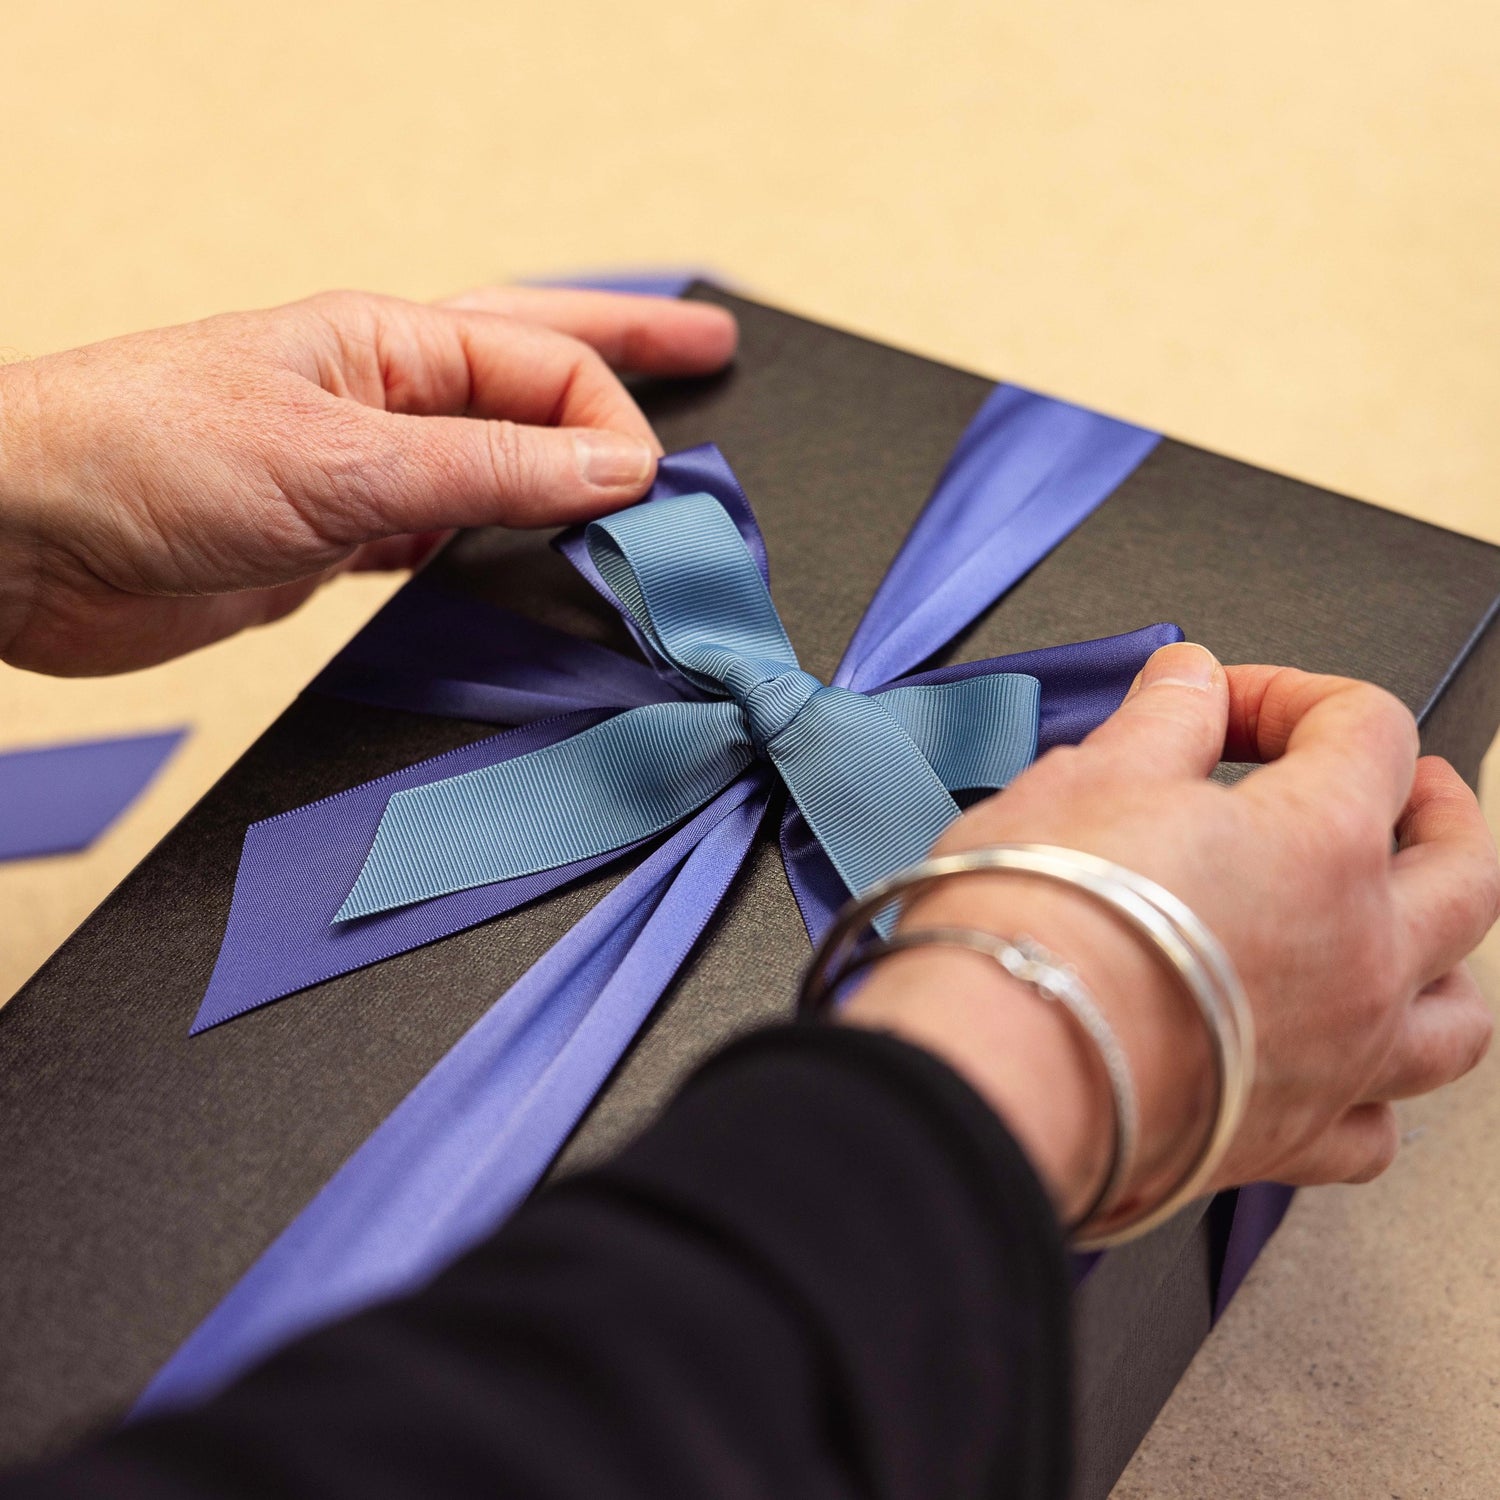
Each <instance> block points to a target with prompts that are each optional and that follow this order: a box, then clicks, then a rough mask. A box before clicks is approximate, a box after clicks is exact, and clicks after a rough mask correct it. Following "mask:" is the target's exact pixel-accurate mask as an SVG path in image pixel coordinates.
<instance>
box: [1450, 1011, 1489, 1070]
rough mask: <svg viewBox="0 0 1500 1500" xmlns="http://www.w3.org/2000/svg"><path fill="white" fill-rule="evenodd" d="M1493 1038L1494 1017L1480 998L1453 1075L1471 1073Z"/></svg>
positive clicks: (1487, 1049)
mask: <svg viewBox="0 0 1500 1500" xmlns="http://www.w3.org/2000/svg"><path fill="white" fill-rule="evenodd" d="M1494 1038H1495V1018H1494V1017H1493V1016H1492V1015H1491V1014H1490V1011H1489V1007H1488V1006H1486V1005H1485V1004H1484V1002H1483V1001H1482V1000H1481V1001H1478V1002H1477V1004H1476V1007H1475V1014H1474V1024H1473V1027H1472V1029H1471V1030H1470V1032H1469V1036H1468V1046H1467V1049H1466V1051H1465V1055H1464V1057H1463V1059H1462V1061H1461V1064H1460V1066H1459V1069H1458V1072H1457V1073H1455V1074H1454V1077H1455V1078H1462V1077H1463V1076H1464V1075H1465V1074H1467V1073H1472V1072H1473V1071H1474V1069H1475V1068H1477V1067H1478V1066H1479V1064H1480V1063H1482V1062H1483V1061H1484V1059H1485V1055H1486V1054H1487V1053H1488V1052H1489V1050H1490V1043H1491V1042H1493V1041H1494Z"/></svg>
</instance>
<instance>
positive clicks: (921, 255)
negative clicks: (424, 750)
mask: <svg viewBox="0 0 1500 1500" xmlns="http://www.w3.org/2000/svg"><path fill="white" fill-rule="evenodd" d="M5 33H6V36H5V45H4V47H3V48H0V140H4V141H5V142H6V149H5V150H4V151H3V152H0V202H3V203H4V204H5V218H6V224H7V229H8V232H7V233H6V234H5V235H4V236H0V357H3V358H22V357H27V356H31V355H37V354H42V353H45V352H47V351H49V350H52V349H57V348H62V347H66V346H68V345H72V344H76V343H82V342H86V341H89V340H93V339H98V338H104V337H107V336H109V335H111V334H114V333H118V332H123V331H126V330H128V329H132V328H140V327H146V326H151V325H156V324H161V323H167V322H175V321H180V320H184V319H188V318H193V317H199V316H203V315H206V314H208V313H212V312H215V311H219V310H222V309H225V308H229V307H243V306H254V305H263V304H267V303H274V302H278V301H285V300H289V299H292V298H295V297H297V296H300V295H303V294H305V293H308V292H311V291H314V290H318V289H320V288H323V287H326V286H333V285H345V286H359V287H367V288H371V289H376V290H380V291H385V292H391V293H396V294H400V295H404V296H410V297H430V296H436V295H440V294H442V293H445V292H449V291H453V290H457V289H459V288H462V287H464V286H467V285H471V284H476V283H479V282H483V281H487V280H493V279H504V278H509V277H514V276H524V275H528V274H547V273H560V272H566V271H570V270H582V269H589V268H598V267H615V266H621V265H629V264H640V265H685V266H708V267H712V268H715V269H717V270H718V271H720V272H721V273H723V274H725V275H727V276H729V277H732V278H735V279H736V280H738V281H739V282H741V283H742V284H744V285H746V286H747V287H751V288H753V289H754V290H755V291H756V292H757V293H758V294H761V295H764V296H765V297H766V298H768V299H769V300H772V301H776V302H779V303H781V304H783V305H785V306H789V307H792V308H794V309H797V310H801V311H806V312H808V313H809V314H811V315H813V316H816V317H820V318H823V319H825V320H827V321H831V322H835V323H841V324H844V325H846V326H848V327H852V328H855V329H857V330H859V331H861V332H866V333H869V334H871V335H873V336H875V337H879V338H882V339H886V340H888V341H891V342H894V343H898V344H902V345H904V346H907V347H910V348H914V349H917V350H919V351H921V352H924V353H930V354H932V355H934V356H936V357H939V358H943V359H947V360H951V361H954V362H956V363H959V364H963V365H967V366H971V367H973V368H976V369H979V370H982V371H984V372H986V373H990V374H995V375H999V376H1004V377H1008V378H1012V379H1015V380H1017V381H1020V382H1022V383H1025V384H1028V385H1031V386H1034V387H1037V388H1039V389H1042V390H1046V391H1050V392H1054V393H1056V394H1059V395H1064V396H1067V397H1070V398H1072V399H1075V400H1078V401H1081V402H1084V403H1087V404H1089V405H1092V406H1097V407H1100V408H1102V409H1104V410H1106V411H1110V412H1114V413H1117V414H1119V415H1121V416H1124V417H1128V418H1132V419H1134V420H1136V421H1139V422H1142V423H1144V424H1146V425H1148V426H1152V427H1156V428H1159V429H1162V430H1165V431H1167V432H1169V433H1172V434H1174V435H1176V436H1180V437H1183V438H1186V439H1189V440H1191V441H1193V442H1197V443H1201V444H1204V445H1205V446H1208V447H1212V448H1217V449H1220V450H1222V451H1225V452H1228V453H1231V454H1235V455H1237V456H1241V457H1244V458H1247V459H1250V460H1252V461H1254V462H1256V463H1260V464H1263V465H1266V466H1268V467H1270V468H1274V469H1279V470H1282V471H1285V472H1288V473H1292V474H1295V475H1297V476H1299V477H1302V478H1306V479H1310V480H1313V481H1315V482H1318V483H1322V484H1327V485H1330V486H1332V487H1334V488H1337V489H1341V490H1345V491H1347V492H1349V493H1352V494H1355V495H1359V496H1361V497H1362V498H1365V499H1369V500H1372V501H1374V502H1376V503H1378V504H1382V505H1387V506H1391V507H1393V508H1396V509H1399V510H1402V511H1406V512H1409V513H1411V514H1414V515H1419V516H1421V517H1423V518H1425V519H1428V520H1432V521H1436V522H1438V523H1440V524H1443V525H1447V526H1450V527H1453V528H1455V529H1458V530H1462V531H1467V532H1470V533H1472V534H1474V535H1478V536H1483V537H1486V538H1488V539H1490V540H1492V541H1497V542H1500V501H1497V498H1496V496H1497V492H1500V422H1497V421H1496V420H1495V418H1494V408H1495V404H1496V399H1497V396H1500V364H1497V360H1500V262H1497V259H1496V256H1495V254H1494V249H1493V247H1494V244H1495V242H1496V238H1497V235H1496V231H1497V230H1500V88H1497V83H1500V14H1497V12H1496V11H1495V10H1494V8H1493V7H1492V6H1488V5H1483V4H1480V3H1478V0H1473V3H1467V4H1460V3H1453V0H1430V3H1429V4H1427V5H1424V6H1413V5H1410V4H1401V3H1391V0H1367V3H1366V4H1365V5H1363V6H1360V7H1349V6H1346V5H1343V4H1332V3H1328V0H1295V3H1287V0H1267V3H1264V4H1262V5H1260V6H1258V7H1256V8H1255V9H1254V11H1253V12H1247V11H1245V10H1244V9H1243V8H1241V7H1212V6H1193V5H1189V4H1187V3H1185V0H1181V3H1176V4H1172V3H1163V0H1137V3H1135V4H1132V5H1129V6H1120V5H1117V4H1110V3H1107V0H1098V3H1092V4H1080V3H1058V0H1051V3H1047V4H1041V3H1039V0H1031V3H1017V4H1011V5H1007V6H1004V7H1000V6H994V5H990V4H984V3H978V0H976V3H972V4H964V3H956V0H926V3H923V4H918V3H916V0H859V3H855V0H824V3H823V4H821V5H819V6H816V7H810V6H807V5H806V4H801V3H790V0H759V3H758V4H755V5H733V4H730V3H727V0H708V3H700V4H697V5H692V6H689V5H686V4H681V5H670V6H669V5H663V4H647V5H637V6H628V7H626V6H619V5H610V4H605V3H603V0H592V3H587V0H552V3H551V4H549V5H546V6H496V5H494V4H493V3H479V0H450V3H449V4H447V5H445V6H441V7H412V6H409V5H397V4H395V3H394V0H360V3H358V4H355V3H351V0H325V3H322V4H319V5H315V6H308V5H305V4H292V3H289V0H263V3H262V4H260V5H258V6H255V7H250V8H244V7H232V6H229V5H227V4H220V3H213V4H202V3H198V4H189V3H187V0H136V3H135V4H133V5H131V6H129V7H122V6H117V5H112V4H105V3H99V0H11V3H10V4H9V5H8V6H7V7H6V23H5ZM393 586H394V585H393V583H392V581H390V580H385V579H372V578H363V579H358V580H343V581H341V582H339V583H338V584H336V585H334V586H333V587H331V588H329V589H328V590H326V591H325V592H324V594H323V595H322V596H321V597H319V598H318V599H317V600H315V601H314V602H313V603H312V604H311V605H309V606H308V607H307V608H305V609H304V610H303V611H302V612H301V613H300V614H299V615H298V616H296V617H295V618H293V619H291V620H289V621H286V622H284V623H282V624H280V625H277V626H275V627H273V628H270V629H267V630H263V631H259V632H254V633H252V634H249V635H246V636H243V637H241V638H239V639H237V640H234V641H230V642H227V643H224V644H222V645H220V646H217V647H214V648H212V649H210V650H207V651H203V652H199V653H198V654H196V655H194V656H191V657H189V658H187V659H185V660H183V661H179V662H175V663H172V664H169V665H167V666H165V667H160V668H157V669H154V670H152V671H149V672H142V673H138V674H134V675H132V676H128V677H122V678H116V679H111V680H106V681H97V682H80V681H51V680H47V679H42V678H38V677H34V676H30V675H28V674H23V673H19V672H14V671H9V670H6V669H3V668H0V747H3V746H9V745H22V744H36V743H44V742H47V741H49V740H53V739H61V738H67V737H70V736H83V735H90V734H100V735H103V734H109V733H115V732H125V731H131V730H136V729H142V728H152V727H159V726H164V725H170V724H179V723H188V724H191V725H192V726H193V734H192V737H191V739H190V740H189V741H188V743H187V744H186V746H185V747H184V748H183V750H182V751H181V752H180V753H179V754H178V755H177V757H176V758H175V760H174V761H173V762H172V763H171V765H170V767H169V768H168V770H167V771H166V773H165V774H164V775H163V776H162V777H161V778H160V779H159V781H158V782H157V783H156V784H155V785H154V786H153V788H152V789H151V790H150V792H149V793H148V794H147V795H146V796H145V797H144V798H142V800H141V801H140V802H139V803H138V804H137V805H136V806H135V807H134V808H133V809H132V810H131V811H130V813H129V814H128V815H127V816H126V817H125V818H124V819H123V820H122V821H121V822H120V823H119V824H118V825H117V826H116V828H115V829H114V830H113V831H112V832H111V833H110V834H109V835H108V836H107V837H106V838H105V839H104V840H103V841H102V842H101V843H100V844H99V845H98V846H97V847H95V848H94V849H93V850H91V851H89V852H88V853H87V854H84V855H81V856H75V857H69V858H63V859H56V860H50V861H31V862H23V863H18V864H12V865H9V866H0V911H3V912H4V914H5V917H4V921H3V923H0V996H3V995H8V994H10V993H12V992H13V991H14V989H15V988H16V986H18V985H19V984H20V982H21V981H22V980H23V979H24V978H25V977H26V975H27V974H28V973H30V972H31V970H32V969H33V968H35V967H36V965H37V964H38V963H40V962H41V960H42V959H43V958H45V957H46V955H47V954H48V953H49V952H50V951H51V950H52V949H53V948H54V947H55V946H56V945H57V944H58V943H59V942H60V941H61V940H62V939H63V938H64V937H65V936H66V935H67V934H68V932H69V931H70V930H71V929H72V928H73V927H74V926H76V924H77V923H78V922H79V921H80V920H81V919H82V918H83V916H84V915H86V913H87V912H88V911H89V909H90V908H91V907H92V906H93V905H94V904H95V903H96V902H97V901H98V900H99V899H100V897H101V896H103V894H104V893H105V892H106V891H107V890H108V889H109V888H110V887H111V885H113V884H114V882H115V881H117V880H118V879H119V878H120V876H121V875H123V874H124V872H125V871H126V870H128V869H129V868H130V866H131V865H132V864H133V863H134V862H135V861H136V860H137V859H138V858H139V857H140V856H141V855H142V854H143V853H144V852H145V850H146V849H148V848H149V847H150V846H151V844H152V843H153V842H154V841H155V840H156V839H157V838H158V837H160V835H161V834H162V833H163V832H164V831H165V830H166V829H167V828H168V827H170V826H171V824H172V823H173V822H175V821H176V819H177V818H179V817H180V816H181V815H182V814H183V812H185V811H186V809H187V808H188V807H189V806H190V805H191V804H192V802H193V801H194V800H195V799H196V798H197V797H198V796H199V795H200V794H201V793H202V792H203V791H204V790H205V789H206V788H207V786H208V785H209V784H210V783H211V782H212V781H213V780H214V778H215V777H216V776H218V775H219V773H220V772H221V771H222V770H223V769H224V768H225V766H227V765H228V764H229V763H230V762H231V761H232V760H233V758H234V757H235V756H236V755H238V754H239V753H240V751H241V750H243V749H244V748H245V746H246V745H248V744H249V743H250V741H251V740H252V739H254V737H255V736H256V734H257V733H259V731H260V730H261V729H262V728H263V727H264V726H265V725H266V723H268V722H269V720H270V719H271V718H272V717H273V716H274V715H275V713H276V712H277V711H278V710H279V709H280V708H281V707H282V706H283V705H284V704H285V703H286V702H287V701H288V700H289V699H290V698H291V697H292V695H293V694H294V693H295V692H296V690H297V689H298V687H299V686H300V685H301V684H302V683H304V682H305V681H306V680H307V679H308V678H309V677H310V676H311V675H312V674H313V672H314V671H315V670H316V669H317V667H318V666H319V665H320V664H321V663H322V662H323V661H325V660H326V659H327V658H328V657H329V656H330V655H332V653H333V652H334V651H335V650H336V649H337V648H338V646H339V645H340V644H341V643H342V642H343V641H344V640H346V639H347V638H348V636H349V635H350V634H352V632H353V631H354V630H355V629H356V628H357V627H358V625H359V624H360V623H361V622H362V621H363V620H364V619H365V618H366V617H367V616H368V615H369V614H370V613H371V612H372V610H373V609H374V608H375V607H376V606H377V605H378V604H379V603H380V602H381V600H383V599H384V598H385V597H386V595H387V594H388V592H389V591H390V589H391V588H392V587H393ZM1493 768H1495V763H1494V760H1493V757H1492V769H1493ZM1493 780H1494V778H1493V777H1492V778H1491V783H1492V785H1493ZM1489 806H1490V809H1491V812H1492V816H1496V817H1500V797H1497V796H1496V795H1494V794H1493V792H1492V794H1491V796H1490V799H1489ZM1479 966H1480V970H1481V975H1482V977H1483V979H1484V981H1485V983H1486V985H1487V987H1488V992H1489V993H1490V994H1491V995H1492V996H1494V995H1500V945H1497V944H1495V943H1494V942H1492V943H1491V944H1490V945H1489V947H1488V948H1487V950H1486V951H1485V953H1484V954H1483V955H1482V956H1481V959H1480V961H1479ZM1495 1076H1496V1074H1495V1065H1494V1064H1493V1063H1490V1064H1487V1065H1486V1066H1484V1067H1482V1068H1481V1069H1480V1070H1479V1071H1478V1072H1477V1073H1476V1074H1475V1075H1474V1076H1473V1077H1471V1078H1470V1079H1469V1080H1467V1081H1466V1082H1465V1083H1463V1084H1462V1085H1460V1086H1459V1087H1457V1088H1455V1089H1453V1090H1451V1091H1450V1092H1449V1093H1447V1094H1446V1095H1444V1096H1442V1097H1440V1098H1437V1099H1432V1100H1427V1101H1422V1102H1419V1103H1415V1104H1412V1105H1408V1106H1405V1107H1404V1109H1403V1122H1404V1126H1405V1130H1406V1147H1405V1149H1404V1150H1403V1152H1402V1155H1401V1158H1400V1160H1399V1161H1398V1162H1397V1164H1396V1165H1395V1166H1394V1167H1393V1168H1392V1170H1391V1171H1390V1173H1389V1174H1387V1176H1386V1177H1385V1178H1384V1179H1383V1180H1382V1181H1381V1182H1379V1183H1377V1184H1375V1185H1374V1186H1373V1187H1370V1188H1366V1189H1358V1190H1354V1189H1327V1190H1323V1191H1320V1192H1316V1193H1309V1194H1305V1195H1304V1196H1303V1197H1302V1198H1301V1200H1300V1201H1299V1202H1298V1204H1297V1206H1296V1207H1295V1209H1294V1210H1293V1212H1292V1215H1291V1217H1290V1219H1289V1222H1288V1224H1287V1227H1286V1228H1285V1229H1284V1231H1283V1232H1282V1234H1281V1235H1280V1236H1279V1237H1278V1239H1277V1240H1276V1241H1275V1242H1274V1244H1273V1246H1272V1248H1271V1249H1270V1250H1269V1251H1268V1252H1267V1254H1266V1256H1265V1257H1264V1258H1263V1259H1262V1261H1261V1263H1260V1264H1259V1265H1258V1266H1257V1268H1256V1269H1255V1271H1254V1272H1253V1273H1252V1275H1251V1277H1250V1279H1249V1281H1248V1283H1247V1285H1246V1286H1245V1288H1244V1290H1243V1291H1242V1292H1241V1294H1240V1296H1239V1298H1238V1299H1237V1300H1236V1301H1235V1303H1234V1305H1233V1306H1232V1308H1231V1310H1230V1312H1229V1314H1228V1315H1227V1317H1226V1318H1225V1319H1224V1321H1223V1323H1222V1324H1221V1325H1220V1327H1219V1328H1218V1330H1217V1331H1216V1332H1215V1333H1214V1335H1213V1336H1212V1337H1211V1338H1210V1339H1209V1340H1208V1342H1207V1344H1206V1345H1205V1346H1204V1349H1203V1351H1202V1352H1201V1354H1200V1355H1199V1357H1198V1359H1197V1360H1196V1362H1195V1363H1194V1365H1193V1368H1192V1369H1191V1370H1190V1372H1189V1374H1188V1376H1187V1378H1186V1379H1185V1380H1184V1382H1183V1384H1182V1386H1181V1387H1180V1389H1179V1390H1178V1392H1177V1394H1176V1395H1175V1397H1174V1398H1173V1400H1172V1401H1171V1403H1170V1404H1169V1405H1168V1407H1167V1409H1166V1410H1165V1412H1164V1413H1163V1415H1162V1417H1161V1419H1160V1421H1159V1422H1158V1423H1157V1425H1156V1427H1155V1429H1154V1430H1153V1432H1152V1433H1151V1435H1150V1436H1149V1438H1148V1439H1147V1441H1146V1444H1145V1446H1144V1447H1143V1448H1142V1450H1141V1452H1140V1454H1139V1455H1138V1456H1137V1458H1136V1460H1135V1462H1134V1463H1133V1465H1132V1466H1131V1468H1130V1469H1129V1471H1128V1472H1127V1474H1126V1475H1125V1477H1124V1478H1123V1479H1122V1481H1121V1483H1120V1486H1119V1488H1118V1490H1117V1495H1119V1496H1122V1497H1132V1500H1135V1497H1145V1496H1152V1497H1175V1496H1184V1497H1187V1496H1201V1495H1210V1494H1211V1495H1216V1496H1226V1497H1238V1496H1254V1497H1257V1500H1273V1497H1277V1496H1298V1497H1301V1496H1306V1495H1311V1494H1317V1495H1320V1496H1327V1497H1330V1500H1337V1497H1342V1496H1351V1497H1354V1496H1358V1497H1367V1496H1373V1495H1380V1496H1384V1495H1388V1494H1389V1495H1399V1496H1402V1497H1404V1500H1410V1497H1415V1496H1422V1495H1442V1496H1444V1497H1463V1496H1469V1495H1474V1496H1479V1495H1490V1494H1492V1493H1493V1491H1494V1480H1493V1475H1494V1474H1495V1472H1497V1470H1500V1421H1497V1420H1496V1416H1497V1407H1500V1315H1497V1303H1496V1295H1497V1291H1500V1287H1497V1279H1500V1260H1497V1252H1496V1250H1495V1248H1494V1247H1495V1245H1496V1244H1497V1243H1500V1195H1497V1194H1494V1193H1492V1192H1489V1191H1487V1190H1486V1188H1487V1183H1488V1181H1489V1178H1490V1176H1491V1173H1492V1171H1493V1166H1494V1162H1495V1147H1494V1146H1493V1145H1492V1142H1493V1141H1494V1139H1495V1138H1496V1134H1497V1132H1500V1096H1497V1093H1496V1090H1495V1088H1494V1080H1495Z"/></svg>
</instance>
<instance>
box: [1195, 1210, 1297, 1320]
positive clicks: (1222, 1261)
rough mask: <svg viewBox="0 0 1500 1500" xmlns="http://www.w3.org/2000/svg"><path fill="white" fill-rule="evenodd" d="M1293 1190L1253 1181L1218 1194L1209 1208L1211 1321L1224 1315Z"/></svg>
mask: <svg viewBox="0 0 1500 1500" xmlns="http://www.w3.org/2000/svg"><path fill="white" fill-rule="evenodd" d="M1296 1195H1297V1193H1296V1189H1295V1188H1289V1187H1287V1186H1286V1185H1285V1183H1280V1182H1252V1183H1248V1184H1247V1185H1246V1186H1245V1187H1241V1188H1235V1189H1234V1190H1233V1191H1231V1192H1227V1193H1220V1194H1219V1195H1218V1196H1217V1197H1216V1198H1215V1199H1214V1201H1213V1202H1212V1203H1211V1204H1210V1205H1209V1210H1208V1213H1209V1230H1210V1234H1211V1235H1212V1238H1213V1254H1214V1264H1213V1270H1214V1311H1213V1318H1214V1322H1216V1323H1217V1322H1218V1321H1219V1319H1220V1318H1221V1317H1223V1315H1224V1309H1225V1308H1226V1307H1228V1306H1229V1303H1230V1301H1231V1300H1232V1299H1233V1297H1234V1294H1235V1293H1236V1292H1237V1291H1239V1289H1240V1284H1241V1282H1243V1281H1244V1279H1245V1277H1246V1276H1247V1275H1248V1274H1249V1272H1250V1267H1251V1266H1253V1265H1254V1264H1255V1259H1256V1257H1257V1256H1258V1255H1259V1254H1260V1252H1261V1251H1262V1250H1263V1249H1265V1246H1266V1242H1267V1240H1269V1239H1270V1238H1271V1236H1272V1235H1273V1234H1275V1233H1276V1231H1277V1229H1278V1228H1280V1226H1281V1221H1282V1219H1283V1218H1285V1217H1286V1211H1287V1209H1289V1208H1290V1207H1291V1206H1292V1199H1293V1198H1294V1197H1296Z"/></svg>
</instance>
